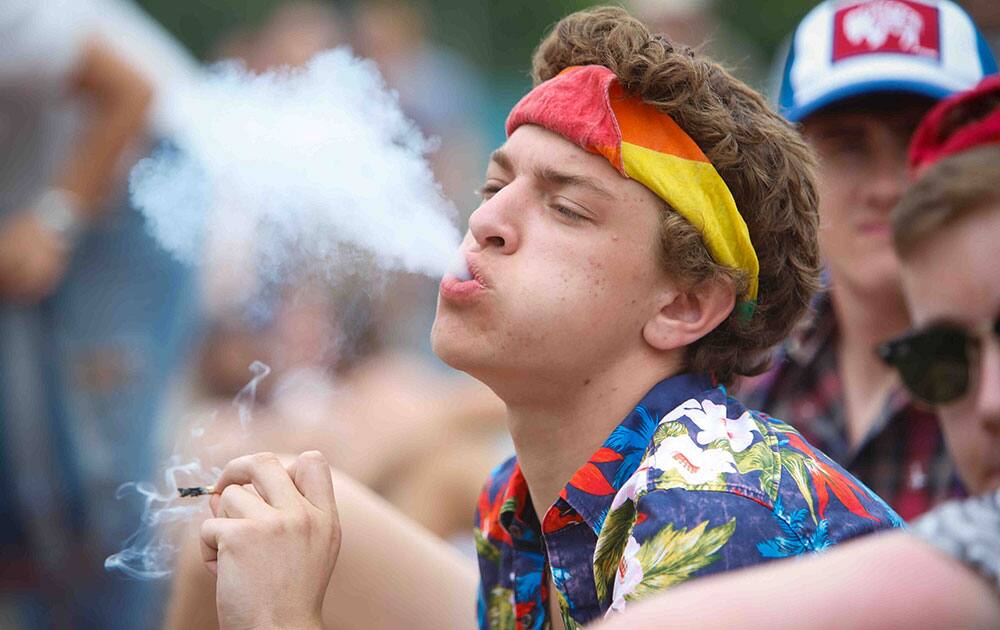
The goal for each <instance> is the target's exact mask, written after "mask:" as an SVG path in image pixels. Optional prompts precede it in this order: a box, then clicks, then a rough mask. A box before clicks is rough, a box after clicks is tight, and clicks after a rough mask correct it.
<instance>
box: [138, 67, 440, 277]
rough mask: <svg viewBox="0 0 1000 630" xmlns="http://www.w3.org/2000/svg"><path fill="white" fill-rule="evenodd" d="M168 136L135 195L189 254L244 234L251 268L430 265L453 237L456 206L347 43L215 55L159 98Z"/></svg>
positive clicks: (276, 273) (427, 270)
mask: <svg viewBox="0 0 1000 630" xmlns="http://www.w3.org/2000/svg"><path fill="white" fill-rule="evenodd" d="M171 103H173V104H174V105H173V107H174V110H175V111H174V112H173V114H174V115H173V118H174V119H175V120H178V121H183V124H182V125H181V128H180V129H179V130H178V132H177V134H176V135H175V136H174V137H172V138H171V139H170V140H171V145H170V147H169V148H166V149H162V150H160V151H158V152H157V153H156V154H154V155H153V156H152V157H150V158H147V159H145V160H143V161H142V162H140V163H139V164H138V165H137V167H136V168H135V169H134V170H133V172H132V177H131V192H132V198H133V201H134V203H135V205H136V206H137V207H138V208H140V209H141V210H142V211H143V213H144V214H145V215H146V216H147V218H148V220H149V225H150V228H151V230H152V232H153V233H154V235H155V236H156V237H157V239H158V240H159V241H160V243H161V244H162V245H163V246H164V247H165V248H167V249H168V250H170V251H171V252H173V253H175V254H176V255H177V256H178V257H179V258H181V259H183V260H186V261H188V262H200V260H201V259H202V257H203V247H204V245H205V243H206V242H207V241H208V240H209V239H210V240H211V241H212V242H213V244H214V246H217V247H221V248H227V247H234V248H241V249H242V248H245V247H246V242H247V240H248V239H249V240H250V241H251V242H252V249H253V251H252V252H250V254H251V256H252V259H253V260H254V261H255V264H256V265H257V269H256V270H255V271H256V272H257V273H259V274H261V275H262V276H264V277H269V278H282V277H284V275H285V274H286V273H287V272H288V271H289V270H291V269H295V270H297V271H299V270H301V267H302V266H303V265H304V266H306V267H309V269H308V271H309V272H315V271H318V270H321V269H322V270H325V271H326V272H327V273H333V274H339V273H340V272H339V271H337V270H338V269H340V268H342V267H343V266H345V265H347V266H350V265H352V264H354V263H355V262H358V261H359V260H361V261H364V262H365V264H375V265H376V266H377V267H380V268H382V269H400V270H404V271H409V272H417V273H423V274H428V275H438V276H440V275H442V274H443V273H445V271H446V270H447V268H448V266H449V261H450V258H451V256H452V253H453V252H454V250H455V248H456V247H457V245H458V242H459V234H458V231H457V229H456V228H455V225H454V220H455V212H454V210H453V208H452V207H451V205H450V204H449V203H448V202H447V201H446V200H445V199H444V198H443V196H442V195H441V191H440V188H439V186H438V185H437V184H436V183H435V181H434V178H433V175H432V173H431V171H430V168H429V166H428V164H427V161H426V159H425V156H426V154H427V152H428V151H429V150H430V149H431V148H433V147H432V146H431V143H430V142H429V141H428V140H427V139H425V138H424V137H423V135H422V134H421V133H420V131H419V130H418V129H417V128H416V126H415V125H414V124H413V123H412V122H411V121H410V120H408V119H407V118H406V117H405V116H404V115H403V114H402V113H401V111H400V109H399V104H398V102H397V99H396V97H395V95H394V94H393V93H391V92H390V91H388V90H387V89H386V87H385V84H384V82H383V80H382V78H381V76H380V75H379V73H378V71H377V69H376V68H375V65H374V63H372V62H370V61H366V60H361V59H358V58H355V57H354V56H352V55H351V53H350V52H349V51H348V50H347V49H342V48H341V49H336V50H333V51H329V52H325V53H322V54H320V55H318V56H317V57H316V58H315V59H313V60H312V61H311V62H310V63H309V64H308V65H307V66H306V67H305V68H303V69H301V70H291V69H287V68H286V69H282V70H278V71H273V72H269V73H266V74H262V75H254V74H251V73H248V72H246V71H245V70H243V69H242V68H241V67H240V66H238V65H235V64H229V65H220V66H217V67H216V68H214V69H213V71H211V72H209V73H207V74H206V76H205V77H204V78H203V79H202V80H201V81H199V82H197V84H196V88H195V89H193V90H191V91H190V92H189V93H185V94H183V95H180V96H179V97H178V96H176V95H175V98H173V99H171Z"/></svg>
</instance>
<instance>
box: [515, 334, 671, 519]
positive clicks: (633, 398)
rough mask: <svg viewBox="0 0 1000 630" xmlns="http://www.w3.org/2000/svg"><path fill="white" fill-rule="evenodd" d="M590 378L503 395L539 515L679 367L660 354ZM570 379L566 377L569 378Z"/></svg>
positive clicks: (557, 380) (534, 385)
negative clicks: (651, 391)
mask: <svg viewBox="0 0 1000 630" xmlns="http://www.w3.org/2000/svg"><path fill="white" fill-rule="evenodd" d="M644 358H645V359H646V360H641V361H630V362H627V364H620V365H617V366H612V367H610V368H609V369H605V370H603V371H602V372H600V373H596V374H593V375H591V376H588V377H583V378H580V377H575V378H572V379H556V380H554V381H553V382H549V383H545V384H541V385H540V384H539V382H538V381H534V382H532V383H531V384H530V391H531V395H530V396H524V397H517V396H511V395H507V394H509V392H505V395H502V396H501V398H503V399H504V400H505V402H506V403H507V424H508V428H509V429H510V434H511V437H512V439H513V441H514V449H515V451H516V452H517V459H518V463H519V464H520V467H521V473H522V474H523V475H524V479H525V481H526V482H527V484H528V488H529V490H530V491H531V500H532V504H533V505H534V508H535V513H536V514H538V517H539V519H541V518H544V516H545V513H546V511H548V509H549V507H550V506H551V505H552V504H553V503H554V502H555V500H556V499H557V498H558V496H559V493H560V492H561V491H562V489H563V487H564V486H565V485H566V484H567V483H568V482H569V480H570V478H571V477H572V476H573V474H574V473H575V472H576V471H577V470H578V469H579V468H580V467H581V466H583V465H584V464H585V463H586V462H587V461H588V460H589V459H590V457H591V456H592V455H593V454H594V452H595V451H597V449H598V448H600V446H601V444H603V443H604V441H605V440H606V439H607V437H608V435H610V433H611V431H613V430H614V428H615V427H616V426H618V424H619V423H620V422H621V421H622V419H623V418H624V417H625V416H627V415H628V413H629V412H630V411H631V410H632V407H633V406H635V405H636V404H637V403H638V402H639V401H640V400H641V399H642V397H643V396H645V395H646V393H647V392H649V390H651V389H652V388H653V386H654V385H656V384H657V383H658V382H660V381H661V380H663V379H665V378H667V377H669V376H672V375H674V374H677V373H679V372H680V369H681V367H680V361H679V360H669V359H668V360H667V361H666V362H665V360H664V359H665V357H664V356H663V355H662V354H657V355H655V356H652V357H644ZM567 381H569V382H567Z"/></svg>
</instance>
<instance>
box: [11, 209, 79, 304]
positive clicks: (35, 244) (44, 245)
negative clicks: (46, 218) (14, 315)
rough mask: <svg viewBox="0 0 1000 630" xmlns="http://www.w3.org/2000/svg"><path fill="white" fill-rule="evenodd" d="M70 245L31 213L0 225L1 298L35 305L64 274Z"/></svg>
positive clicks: (20, 215)
mask: <svg viewBox="0 0 1000 630" xmlns="http://www.w3.org/2000/svg"><path fill="white" fill-rule="evenodd" d="M68 254H69V244H68V243H66V241H65V239H64V237H63V236H61V235H60V234H58V233H57V232H55V231H53V230H50V229H48V228H46V227H45V226H44V225H43V224H42V223H41V221H40V220H39V219H38V218H37V217H36V216H35V215H34V214H32V213H31V212H22V213H20V214H18V215H16V216H13V217H11V218H9V219H8V220H6V221H4V222H2V223H0V299H4V300H9V301H11V302H17V303H19V304H34V303H35V302H38V301H39V300H41V299H42V298H44V297H45V296H47V295H48V294H50V293H51V292H52V291H53V290H54V289H55V287H56V285H57V284H58V283H59V280H60V279H61V278H62V276H63V273H64V272H65V271H66V263H67V257H68Z"/></svg>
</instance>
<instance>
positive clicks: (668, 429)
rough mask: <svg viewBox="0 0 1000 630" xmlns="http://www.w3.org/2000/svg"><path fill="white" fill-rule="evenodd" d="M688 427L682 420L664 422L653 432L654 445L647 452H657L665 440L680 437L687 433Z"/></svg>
mask: <svg viewBox="0 0 1000 630" xmlns="http://www.w3.org/2000/svg"><path fill="white" fill-rule="evenodd" d="M687 433H688V430H687V427H686V426H684V424H683V423H682V422H680V421H677V420H675V421H673V422H663V423H661V424H660V426H658V427H656V431H654V432H653V446H652V447H651V448H650V449H649V450H648V451H647V452H655V451H656V449H657V448H659V447H660V444H661V443H662V442H663V440H665V439H667V438H668V437H678V436H681V435H687Z"/></svg>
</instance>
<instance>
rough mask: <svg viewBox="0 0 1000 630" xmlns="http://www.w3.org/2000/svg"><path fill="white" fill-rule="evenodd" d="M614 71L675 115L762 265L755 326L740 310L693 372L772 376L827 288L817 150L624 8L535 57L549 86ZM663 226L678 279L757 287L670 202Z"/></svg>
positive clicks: (573, 28) (667, 256) (709, 342)
mask: <svg viewBox="0 0 1000 630" xmlns="http://www.w3.org/2000/svg"><path fill="white" fill-rule="evenodd" d="M591 64H596V65H602V66H605V67H607V68H608V69H610V70H611V71H612V72H614V73H615V74H616V75H617V77H618V79H619V81H620V82H621V84H622V86H623V87H624V88H625V89H626V90H627V91H629V92H632V93H635V94H637V95H639V96H640V97H641V98H642V99H643V101H645V102H646V103H648V104H650V105H652V106H654V107H656V108H657V109H659V110H660V111H662V112H665V113H667V114H669V115H670V116H671V117H673V119H674V120H675V121H676V122H677V124H678V125H680V126H681V128H682V129H684V131H686V132H687V134H688V135H689V136H691V138H692V139H693V140H694V141H695V142H696V143H697V144H698V146H699V147H701V150H702V151H703V152H704V153H705V155H706V156H707V157H708V158H709V160H710V161H711V162H712V164H713V165H714V166H715V168H716V170H717V171H718V172H719V175H720V176H721V177H722V179H723V181H725V182H726V185H727V186H728V187H729V190H730V191H731V192H732V194H733V197H734V198H735V200H736V205H737V207H738V209H739V211H740V214H741V215H742V216H743V220H744V221H745V222H746V224H747V227H748V229H749V231H750V240H751V241H752V242H753V246H754V249H755V250H756V252H757V257H758V260H759V262H760V277H759V280H760V286H759V297H758V302H757V306H756V309H755V311H754V314H753V317H752V318H750V319H749V320H747V319H745V318H741V317H740V315H739V314H738V313H737V312H735V311H734V312H733V313H732V314H730V315H729V317H728V318H727V319H726V320H725V321H724V322H723V323H722V324H720V325H719V326H718V327H717V328H716V329H715V330H713V331H712V332H710V333H709V334H708V335H706V336H705V337H703V338H702V339H700V340H698V341H697V342H695V343H694V344H692V345H691V346H690V347H689V349H688V356H687V366H686V367H687V369H688V370H691V371H697V372H710V373H712V374H714V376H715V378H716V379H717V380H718V381H719V382H721V383H726V384H728V383H731V382H732V381H733V380H734V379H735V378H736V377H737V376H740V375H746V376H749V375H754V374H759V373H760V372H763V371H764V370H765V369H766V368H767V367H768V365H769V363H770V357H771V349H772V348H773V347H774V346H775V345H776V344H778V343H780V342H781V341H782V340H783V339H784V338H785V337H786V336H787V335H788V333H789V332H790V330H791V328H792V326H793V325H794V324H795V323H796V321H797V320H798V319H799V318H800V317H801V316H802V315H803V314H804V313H805V312H806V310H807V308H808V306H809V303H810V300H811V298H812V295H813V293H814V292H815V291H816V290H817V289H818V287H819V251H818V246H817V241H816V228H817V214H816V203H817V201H816V186H815V183H814V176H813V170H814V159H813V155H812V153H811V151H810V150H809V149H808V147H807V146H806V144H805V142H804V141H803V140H802V138H801V136H800V135H799V133H798V132H797V131H796V130H795V129H793V128H792V126H791V125H790V124H789V123H788V122H787V121H785V120H784V119H782V118H781V117H779V116H778V115H777V114H775V113H774V112H773V111H772V110H771V108H770V107H769V106H768V105H767V103H766V102H765V101H764V98H763V97H762V96H761V95H760V94H758V93H757V92H755V91H754V90H752V89H751V88H749V87H747V86H746V85H745V84H744V83H742V82H741V81H739V80H738V79H736V78H734V77H733V76H732V75H730V74H729V73H728V72H727V71H726V70H725V69H723V68H722V67H721V66H720V65H718V64H717V63H715V62H713V61H711V60H710V59H708V58H706V57H704V56H703V55H700V54H698V53H696V52H694V51H693V50H691V49H690V48H688V47H686V46H682V45H679V44H674V43H672V42H670V41H669V40H668V39H666V38H665V37H663V36H660V35H652V34H651V33H650V32H649V30H648V29H647V28H646V26H645V25H643V24H642V22H640V21H639V20H637V19H635V18H634V17H632V16H631V15H629V14H628V13H627V12H626V11H625V10H624V9H621V8H618V7H601V8H595V9H590V10H586V11H580V12H578V13H574V14H572V15H570V16H567V17H566V18H564V19H562V20H561V21H559V22H558V23H557V24H556V25H555V26H554V27H553V29H552V31H551V32H550V33H549V34H548V35H547V36H546V37H545V38H544V39H543V40H542V42H541V44H540V45H539V46H538V49H537V50H536V52H535V56H534V62H533V68H532V78H533V80H534V82H535V84H536V85H537V84H538V83H540V82H542V81H545V80H547V79H550V78H552V77H554V76H556V75H557V74H558V73H559V72H560V71H561V70H563V69H564V68H566V67H568V66H579V65H591ZM664 206H665V209H664V212H663V219H662V221H661V224H660V240H661V242H662V247H661V253H662V256H661V258H662V262H663V265H664V268H665V269H666V271H667V272H668V273H669V274H671V275H672V276H673V277H675V278H677V279H678V280H679V281H682V282H684V283H687V285H688V286H696V285H697V284H698V283H701V282H704V281H705V280H707V279H709V278H712V277H716V276H720V275H722V276H726V277H728V278H731V279H732V280H733V282H734V284H735V286H736V291H737V295H740V294H742V293H743V291H744V290H745V288H746V278H745V277H744V276H743V274H741V273H740V272H738V271H737V270H735V269H732V268H728V267H724V266H721V265H719V264H717V263H716V262H714V261H713V260H712V258H711V256H710V255H709V253H708V250H707V249H706V247H705V243H704V242H703V241H702V239H701V235H700V234H699V233H698V231H697V230H696V229H695V228H694V226H692V225H691V224H690V223H688V222H687V221H686V220H685V219H684V218H682V217H681V216H680V215H679V214H677V213H676V212H674V211H672V210H671V209H670V208H669V207H668V206H667V204H666V203H665V202H664Z"/></svg>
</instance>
